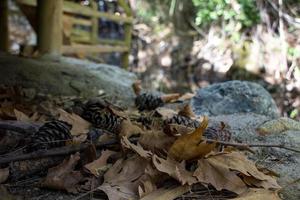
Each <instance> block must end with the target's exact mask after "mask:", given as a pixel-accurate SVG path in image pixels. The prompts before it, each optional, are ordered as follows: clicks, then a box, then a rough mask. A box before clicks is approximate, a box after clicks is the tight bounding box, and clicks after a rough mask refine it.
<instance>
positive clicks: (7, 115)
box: [0, 102, 16, 120]
mask: <svg viewBox="0 0 300 200" xmlns="http://www.w3.org/2000/svg"><path fill="white" fill-rule="evenodd" d="M14 109H15V108H14V106H13V105H12V104H10V103H7V102H4V103H2V104H1V107H0V118H1V119H4V120H6V119H15V117H16V116H15V113H14Z"/></svg>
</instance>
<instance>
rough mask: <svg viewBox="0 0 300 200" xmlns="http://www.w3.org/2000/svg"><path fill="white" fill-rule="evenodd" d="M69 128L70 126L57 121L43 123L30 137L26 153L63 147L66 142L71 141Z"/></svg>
mask: <svg viewBox="0 0 300 200" xmlns="http://www.w3.org/2000/svg"><path fill="white" fill-rule="evenodd" d="M71 128H72V126H71V125H70V124H68V123H66V122H64V121H59V120H55V121H51V122H47V123H45V124H44V125H43V126H42V127H40V128H39V130H38V131H37V132H36V133H35V134H34V135H33V136H32V139H31V144H30V145H29V148H28V151H35V150H39V149H50V148H55V147H61V146H64V145H65V142H66V141H67V140H71V139H72V135H71V133H70V130H71Z"/></svg>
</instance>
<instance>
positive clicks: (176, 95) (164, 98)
mask: <svg viewBox="0 0 300 200" xmlns="http://www.w3.org/2000/svg"><path fill="white" fill-rule="evenodd" d="M179 97H180V94H179V93H172V94H165V95H163V96H161V100H162V101H163V102H164V103H170V102H173V101H176V100H178V99H179Z"/></svg>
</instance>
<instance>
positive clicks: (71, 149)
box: [0, 140, 118, 164]
mask: <svg viewBox="0 0 300 200" xmlns="http://www.w3.org/2000/svg"><path fill="white" fill-rule="evenodd" d="M114 144H118V141H117V140H111V141H108V142H99V143H96V144H95V147H96V148H105V147H108V146H111V145H114ZM89 145H91V144H88V143H85V144H80V145H76V146H75V145H70V146H64V147H60V148H53V149H49V150H45V151H36V152H32V153H28V154H22V155H15V156H11V157H4V158H0V164H6V163H10V162H14V161H21V160H29V159H37V158H45V157H51V156H64V155H69V154H72V153H75V152H78V151H83V150H84V149H86V148H87V147H88V146H89Z"/></svg>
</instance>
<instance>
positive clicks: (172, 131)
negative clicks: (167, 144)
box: [164, 124, 195, 136]
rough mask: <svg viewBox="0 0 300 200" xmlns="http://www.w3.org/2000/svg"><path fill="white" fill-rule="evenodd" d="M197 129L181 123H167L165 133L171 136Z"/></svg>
mask: <svg viewBox="0 0 300 200" xmlns="http://www.w3.org/2000/svg"><path fill="white" fill-rule="evenodd" d="M193 131H195V129H194V128H191V127H188V126H184V125H180V124H166V125H164V133H165V134H167V135H171V136H180V135H185V134H187V133H191V132H193Z"/></svg>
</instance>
